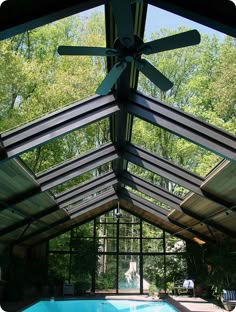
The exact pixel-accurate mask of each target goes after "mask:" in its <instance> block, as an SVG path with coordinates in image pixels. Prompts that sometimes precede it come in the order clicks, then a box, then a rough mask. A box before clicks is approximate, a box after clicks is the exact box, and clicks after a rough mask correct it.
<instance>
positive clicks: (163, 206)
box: [125, 186, 172, 211]
mask: <svg viewBox="0 0 236 312" xmlns="http://www.w3.org/2000/svg"><path fill="white" fill-rule="evenodd" d="M125 188H126V189H127V190H128V191H130V192H131V193H134V194H136V195H138V196H140V197H142V198H144V199H146V200H148V201H149V202H151V203H153V204H155V205H157V206H159V207H161V208H164V209H166V210H168V211H171V210H172V209H171V208H170V207H169V206H167V205H166V204H164V203H162V202H160V201H158V200H156V199H155V198H153V197H150V196H148V195H146V194H144V193H142V192H140V191H137V190H135V189H133V188H132V187H129V186H125Z"/></svg>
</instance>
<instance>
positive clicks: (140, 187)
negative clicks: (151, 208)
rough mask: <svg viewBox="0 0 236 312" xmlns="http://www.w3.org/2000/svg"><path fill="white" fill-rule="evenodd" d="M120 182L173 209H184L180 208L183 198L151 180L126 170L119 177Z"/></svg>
mask: <svg viewBox="0 0 236 312" xmlns="http://www.w3.org/2000/svg"><path fill="white" fill-rule="evenodd" d="M119 182H121V183H124V184H125V185H127V186H130V187H132V188H133V189H135V190H137V191H140V192H142V193H144V194H146V195H147V196H150V197H152V198H154V199H156V200H158V201H160V202H162V203H164V204H166V205H168V206H170V207H171V208H173V209H176V210H178V211H182V210H181V208H180V203H181V201H182V200H181V198H180V197H178V196H175V195H173V194H172V193H170V192H168V191H166V190H164V189H162V188H161V187H158V186H156V185H154V184H152V183H150V182H147V181H145V180H143V179H141V178H139V177H137V176H135V175H133V174H130V173H128V172H124V173H123V174H122V176H121V177H120V178H119Z"/></svg>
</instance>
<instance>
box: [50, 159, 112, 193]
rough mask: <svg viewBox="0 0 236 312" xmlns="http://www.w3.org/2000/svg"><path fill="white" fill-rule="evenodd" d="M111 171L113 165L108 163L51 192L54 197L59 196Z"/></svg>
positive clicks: (52, 189)
mask: <svg viewBox="0 0 236 312" xmlns="http://www.w3.org/2000/svg"><path fill="white" fill-rule="evenodd" d="M109 171H111V163H110V162H109V163H106V164H104V165H102V166H99V167H97V168H95V169H92V170H90V171H88V172H85V173H84V174H81V175H80V176H78V177H75V178H73V179H71V180H68V181H66V182H64V183H62V184H60V185H58V186H55V187H53V188H51V189H50V191H51V192H52V193H53V194H54V195H58V194H59V193H61V192H64V191H67V190H69V189H71V188H73V187H75V186H77V185H78V186H79V185H82V184H83V183H86V182H88V181H89V180H90V179H92V178H95V177H98V176H99V175H100V174H103V173H106V172H109Z"/></svg>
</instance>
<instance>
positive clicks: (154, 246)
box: [143, 238, 164, 252]
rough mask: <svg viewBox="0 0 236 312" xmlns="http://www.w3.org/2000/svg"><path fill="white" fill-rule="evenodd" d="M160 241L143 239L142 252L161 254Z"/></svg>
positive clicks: (161, 243)
mask: <svg viewBox="0 0 236 312" xmlns="http://www.w3.org/2000/svg"><path fill="white" fill-rule="evenodd" d="M163 251H164V249H163V240H162V239H150V238H149V239H143V252H163Z"/></svg>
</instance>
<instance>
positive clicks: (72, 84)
mask: <svg viewBox="0 0 236 312" xmlns="http://www.w3.org/2000/svg"><path fill="white" fill-rule="evenodd" d="M59 45H68V46H78V45H86V46H91V45H93V46H101V47H102V46H105V45H106V40H105V17H104V7H103V6H101V7H97V8H94V9H92V10H89V11H85V12H83V13H81V14H76V15H73V16H70V17H67V18H64V19H61V20H59V21H56V22H53V23H51V24H48V25H45V26H42V27H39V28H36V29H33V30H31V31H29V32H27V33H23V34H19V35H17V36H15V37H12V38H10V39H7V40H3V41H0V51H1V58H0V102H1V108H0V120H1V122H0V132H1V133H2V132H4V131H7V130H9V129H12V128H15V127H18V126H19V125H21V124H26V123H27V122H29V121H32V120H34V119H37V118H39V117H42V116H45V115H47V114H48V113H49V112H52V111H55V110H57V109H58V108H61V107H64V106H66V105H69V104H70V103H72V102H74V101H80V100H82V99H85V98H87V97H89V96H92V95H94V94H95V90H96V88H97V87H98V86H99V85H100V82H101V81H102V78H103V76H104V72H105V62H106V59H105V58H103V57H88V56H60V55H59V54H58V53H57V48H58V46H59Z"/></svg>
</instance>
